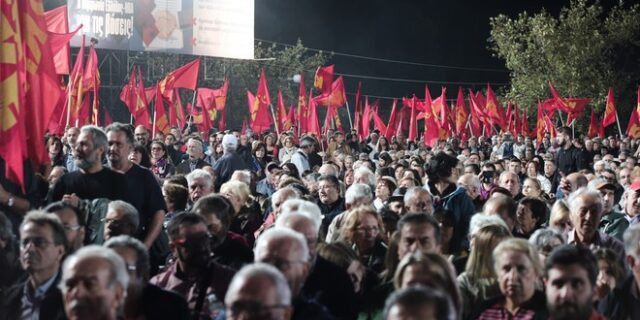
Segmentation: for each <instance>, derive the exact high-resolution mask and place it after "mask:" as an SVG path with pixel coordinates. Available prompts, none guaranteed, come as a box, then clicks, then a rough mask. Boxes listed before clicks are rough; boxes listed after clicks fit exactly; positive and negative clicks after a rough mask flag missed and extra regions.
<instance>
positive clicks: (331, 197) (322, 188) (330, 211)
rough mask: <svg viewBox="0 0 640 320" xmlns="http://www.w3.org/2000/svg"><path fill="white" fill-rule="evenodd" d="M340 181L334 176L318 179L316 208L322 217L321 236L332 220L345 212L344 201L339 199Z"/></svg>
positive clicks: (325, 232)
mask: <svg viewBox="0 0 640 320" xmlns="http://www.w3.org/2000/svg"><path fill="white" fill-rule="evenodd" d="M339 186H340V181H339V180H338V178H336V177H335V176H331V175H323V176H320V178H318V200H319V201H318V206H319V207H320V212H321V213H322V215H323V216H324V218H323V219H322V234H327V229H328V228H329V225H331V222H332V221H333V219H334V218H335V217H336V216H337V215H339V214H340V213H342V212H343V211H344V210H345V204H344V199H343V198H342V197H340V189H339Z"/></svg>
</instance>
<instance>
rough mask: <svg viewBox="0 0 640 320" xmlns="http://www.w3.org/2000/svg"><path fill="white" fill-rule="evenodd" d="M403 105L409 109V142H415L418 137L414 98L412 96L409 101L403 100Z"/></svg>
mask: <svg viewBox="0 0 640 320" xmlns="http://www.w3.org/2000/svg"><path fill="white" fill-rule="evenodd" d="M405 102H406V103H405ZM403 103H405V106H408V107H409V108H411V119H410V120H409V140H410V141H415V140H416V138H417V137H418V120H417V119H416V112H417V110H416V109H417V108H418V107H417V103H416V96H415V95H414V96H413V98H411V99H406V98H404V99H403Z"/></svg>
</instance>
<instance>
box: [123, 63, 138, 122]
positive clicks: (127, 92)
mask: <svg viewBox="0 0 640 320" xmlns="http://www.w3.org/2000/svg"><path fill="white" fill-rule="evenodd" d="M136 87H137V81H136V68H135V66H134V67H133V68H131V72H130V73H129V82H127V83H126V84H125V85H124V86H123V87H122V90H121V91H120V101H122V102H123V103H124V105H125V106H127V109H129V113H131V115H132V116H133V117H134V118H135V111H136V95H135V94H136Z"/></svg>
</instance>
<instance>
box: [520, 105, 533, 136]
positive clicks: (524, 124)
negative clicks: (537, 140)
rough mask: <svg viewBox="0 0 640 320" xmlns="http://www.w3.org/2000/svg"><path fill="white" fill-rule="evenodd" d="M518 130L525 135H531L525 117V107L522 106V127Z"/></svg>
mask: <svg viewBox="0 0 640 320" xmlns="http://www.w3.org/2000/svg"><path fill="white" fill-rule="evenodd" d="M520 132H521V133H522V135H523V136H525V137H530V136H531V131H529V120H528V119H527V110H526V108H522V127H521V129H520Z"/></svg>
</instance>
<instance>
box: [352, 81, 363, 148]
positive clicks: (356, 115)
mask: <svg viewBox="0 0 640 320" xmlns="http://www.w3.org/2000/svg"><path fill="white" fill-rule="evenodd" d="M361 87H362V82H360V81H358V90H356V104H355V107H354V109H355V110H354V112H353V125H354V128H356V131H357V132H358V139H359V140H360V141H362V140H363V136H362V125H361V123H362V108H361V106H360V89H361Z"/></svg>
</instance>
